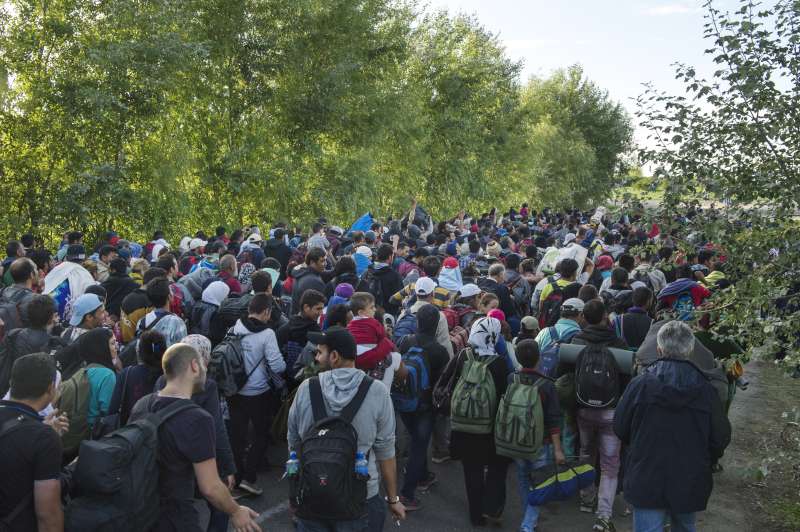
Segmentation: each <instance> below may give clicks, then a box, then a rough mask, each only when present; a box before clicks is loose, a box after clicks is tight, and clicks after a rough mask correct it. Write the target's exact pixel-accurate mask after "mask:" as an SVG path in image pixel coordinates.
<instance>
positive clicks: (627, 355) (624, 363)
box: [558, 344, 634, 375]
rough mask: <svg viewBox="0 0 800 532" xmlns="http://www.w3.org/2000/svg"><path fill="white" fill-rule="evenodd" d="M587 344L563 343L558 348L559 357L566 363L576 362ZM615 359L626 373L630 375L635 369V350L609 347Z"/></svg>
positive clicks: (620, 368)
mask: <svg viewBox="0 0 800 532" xmlns="http://www.w3.org/2000/svg"><path fill="white" fill-rule="evenodd" d="M584 347H586V346H585V345H579V344H561V347H560V348H559V350H558V358H559V361H560V362H563V363H566V364H574V363H575V362H577V360H578V355H579V354H580V353H581V351H583V348H584ZM609 351H611V354H612V355H614V359H616V361H617V365H618V366H619V370H620V371H621V372H622V373H624V374H625V375H630V374H631V372H632V371H633V356H634V353H633V351H628V350H627V349H615V348H609Z"/></svg>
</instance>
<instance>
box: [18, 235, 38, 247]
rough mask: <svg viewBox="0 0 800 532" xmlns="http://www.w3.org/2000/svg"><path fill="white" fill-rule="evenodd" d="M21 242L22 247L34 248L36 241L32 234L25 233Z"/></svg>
mask: <svg viewBox="0 0 800 532" xmlns="http://www.w3.org/2000/svg"><path fill="white" fill-rule="evenodd" d="M19 241H20V242H22V246H23V247H25V248H32V247H33V244H34V242H35V241H36V239H35V238H34V237H33V234H32V233H25V234H24V235H22V237H20V239H19Z"/></svg>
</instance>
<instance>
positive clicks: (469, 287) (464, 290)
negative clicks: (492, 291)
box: [458, 283, 481, 297]
mask: <svg viewBox="0 0 800 532" xmlns="http://www.w3.org/2000/svg"><path fill="white" fill-rule="evenodd" d="M480 293H481V289H480V288H478V285H476V284H474V283H467V284H465V285H464V286H462V287H461V288H460V289H459V291H458V295H459V297H472V296H477V295H478V294H480Z"/></svg>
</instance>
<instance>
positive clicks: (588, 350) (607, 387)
mask: <svg viewBox="0 0 800 532" xmlns="http://www.w3.org/2000/svg"><path fill="white" fill-rule="evenodd" d="M619 391H620V379H619V366H618V365H617V360H616V359H615V358H614V355H612V354H611V351H609V350H608V347H606V346H605V345H603V344H589V345H587V346H586V347H584V348H583V350H582V351H581V352H580V354H579V355H578V360H577V361H576V363H575V397H576V399H577V400H578V404H579V405H582V406H584V407H589V408H613V407H614V406H615V405H616V403H617V401H618V400H619Z"/></svg>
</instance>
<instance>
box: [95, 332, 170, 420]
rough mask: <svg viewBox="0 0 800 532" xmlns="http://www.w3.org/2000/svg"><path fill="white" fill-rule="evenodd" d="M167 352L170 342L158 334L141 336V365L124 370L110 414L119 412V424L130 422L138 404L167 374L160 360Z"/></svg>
mask: <svg viewBox="0 0 800 532" xmlns="http://www.w3.org/2000/svg"><path fill="white" fill-rule="evenodd" d="M166 350H167V341H166V339H165V338H164V335H163V334H161V333H160V332H158V331H153V330H149V331H145V332H143V333H142V335H141V336H140V337H139V341H138V342H136V354H137V358H138V361H139V363H138V364H136V365H134V366H128V367H127V368H125V369H124V370H122V373H120V375H119V378H118V379H117V385H116V387H115V388H114V395H113V396H112V397H111V406H110V408H109V412H119V423H120V425H124V424H125V423H127V422H128V416H130V413H131V410H132V409H133V405H135V404H136V401H138V400H139V399H141V398H142V397H144V396H145V395H147V394H149V393H151V392H152V391H153V387H154V386H155V385H156V381H157V380H158V378H159V377H160V376H161V374H162V373H163V372H164V370H163V369H162V367H161V357H163V356H164V352H165V351H166Z"/></svg>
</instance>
